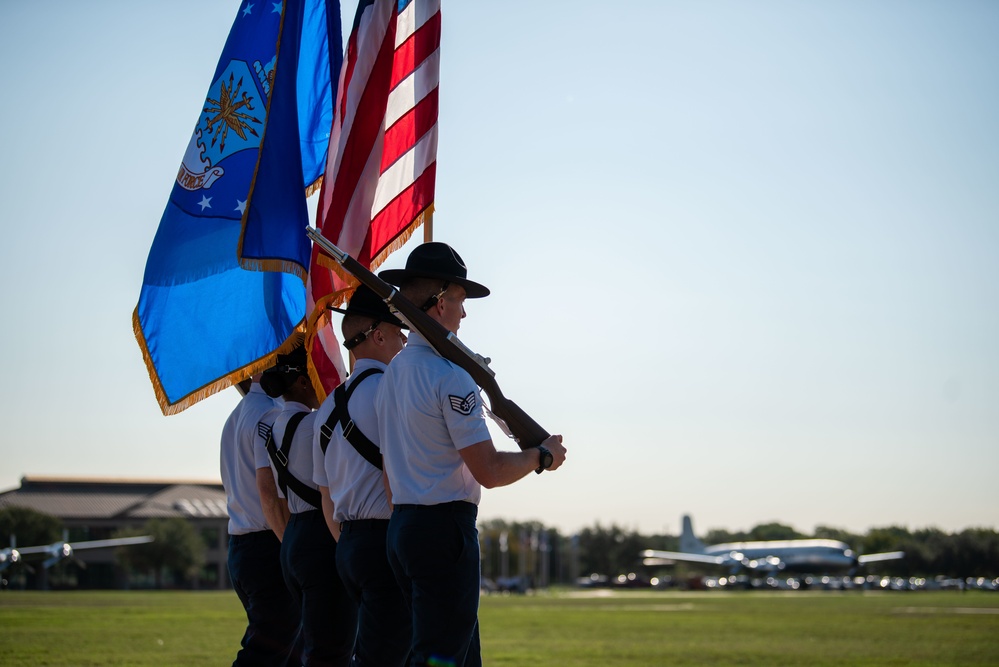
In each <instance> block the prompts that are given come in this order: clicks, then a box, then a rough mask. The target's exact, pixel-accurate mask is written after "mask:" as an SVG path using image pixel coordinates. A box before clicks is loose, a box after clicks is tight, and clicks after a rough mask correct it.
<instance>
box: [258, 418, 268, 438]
mask: <svg viewBox="0 0 999 667" xmlns="http://www.w3.org/2000/svg"><path fill="white" fill-rule="evenodd" d="M257 435H259V436H260V437H261V438H262V439H264V440H267V439H268V438H269V437H271V427H270V425H269V424H265V423H263V422H257Z"/></svg>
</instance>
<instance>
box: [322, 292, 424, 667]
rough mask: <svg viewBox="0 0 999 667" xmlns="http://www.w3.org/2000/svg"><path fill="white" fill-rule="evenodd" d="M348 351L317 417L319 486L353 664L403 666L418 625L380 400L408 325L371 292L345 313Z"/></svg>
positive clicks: (359, 295)
mask: <svg viewBox="0 0 999 667" xmlns="http://www.w3.org/2000/svg"><path fill="white" fill-rule="evenodd" d="M332 310H336V311H337V312H341V313H343V314H344V318H343V321H342V323H341V327H340V329H341V331H342V333H343V338H344V344H343V345H344V347H346V348H347V349H348V350H350V351H351V353H352V354H353V356H354V368H353V372H352V373H351V375H350V377H349V378H348V379H347V381H346V382H345V383H344V384H343V385H341V386H340V387H337V389H336V390H335V391H334V392H333V393H331V394H330V395H329V396H327V397H326V400H325V401H323V404H322V405H321V406H320V408H319V411H318V412H317V413H316V420H317V421H316V424H317V425H318V428H317V429H316V432H315V436H314V438H313V456H314V459H315V464H314V466H313V480H314V481H315V483H316V484H317V485H318V486H319V491H320V494H321V495H322V504H323V514H324V516H325V518H326V523H327V525H328V526H329V530H330V532H331V533H333V535H335V536H336V537H337V540H338V542H337V550H336V567H337V570H338V571H339V573H340V577H341V579H343V583H344V586H345V587H346V589H347V593H348V594H349V596H350V597H351V599H352V600H353V601H354V603H355V604H356V605H357V638H356V640H355V642H354V652H353V660H352V662H351V664H352V665H359V666H360V665H373V666H378V667H395V666H399V667H401V666H402V665H404V664H405V663H406V658H407V656H408V655H409V645H410V641H411V639H412V634H413V633H412V624H411V623H410V618H409V609H408V607H407V606H406V602H405V600H404V599H403V596H402V591H401V590H400V589H399V585H398V584H397V583H396V581H395V577H394V576H393V574H392V570H391V568H390V567H389V564H388V558H387V556H386V551H385V535H386V532H387V531H388V523H389V517H390V516H391V515H392V508H391V505H390V504H389V498H388V495H387V493H386V488H385V484H384V482H383V480H382V461H381V453H380V452H379V448H378V443H379V437H378V420H377V417H376V415H375V408H374V397H375V391H376V390H377V388H378V384H379V383H380V382H381V379H382V374H383V373H384V371H385V369H386V367H387V366H388V363H389V362H390V361H391V360H392V358H393V357H395V355H396V354H397V353H398V352H399V350H401V349H402V348H403V346H404V345H405V344H406V336H405V334H404V333H403V332H402V329H403V328H404V325H403V323H402V322H400V321H399V320H398V319H397V318H396V317H395V316H394V315H392V313H391V312H389V308H388V306H387V305H386V304H385V302H384V301H382V300H381V299H379V298H378V296H377V295H376V294H375V293H374V292H372V291H371V290H370V289H368V288H367V287H365V286H363V285H362V286H360V287H358V288H357V290H356V291H355V292H354V295H353V296H352V297H351V298H350V301H349V302H348V304H347V308H346V309H344V310H341V309H339V308H333V309H332Z"/></svg>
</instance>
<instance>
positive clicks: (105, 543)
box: [17, 535, 153, 556]
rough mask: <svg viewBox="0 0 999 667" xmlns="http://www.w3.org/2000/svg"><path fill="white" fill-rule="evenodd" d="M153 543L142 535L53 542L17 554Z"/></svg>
mask: <svg viewBox="0 0 999 667" xmlns="http://www.w3.org/2000/svg"><path fill="white" fill-rule="evenodd" d="M152 541H153V536H152V535H140V536H138V537H115V538H112V539H110V540H90V541H87V542H53V543H52V544H44V545H41V546H37V547H23V548H22V547H18V548H17V552H18V553H19V554H21V555H22V556H24V555H26V554H45V553H53V552H55V551H58V550H60V549H62V548H63V545H68V546H69V547H70V549H71V550H73V551H76V550H77V549H100V548H101V547H124V546H128V545H130V544H146V543H147V542H152Z"/></svg>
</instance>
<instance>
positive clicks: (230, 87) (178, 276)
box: [132, 0, 341, 414]
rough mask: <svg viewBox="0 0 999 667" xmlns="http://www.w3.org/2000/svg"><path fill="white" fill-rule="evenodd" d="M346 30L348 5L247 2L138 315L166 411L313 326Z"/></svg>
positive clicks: (157, 242)
mask: <svg viewBox="0 0 999 667" xmlns="http://www.w3.org/2000/svg"><path fill="white" fill-rule="evenodd" d="M340 39H341V38H340V8H339V4H338V2H336V0H285V2H283V3H281V2H259V1H256V0H245V1H244V2H243V3H242V5H241V6H240V9H239V11H238V13H237V15H236V20H235V22H234V23H233V26H232V29H231V31H230V33H229V37H228V39H227V41H226V44H225V48H224V49H223V51H222V56H221V58H220V59H219V63H218V66H217V68H216V70H215V75H214V77H213V78H212V83H211V86H210V87H209V89H208V94H207V95H206V97H205V102H204V105H203V107H202V109H201V112H200V114H199V116H198V121H197V123H196V124H195V129H194V133H193V135H192V137H191V140H190V143H189V144H188V147H187V150H186V152H185V153H184V157H183V160H182V163H181V165H180V167H179V169H178V171H177V178H176V181H175V183H174V185H173V190H172V192H171V193H170V198H169V201H168V202H167V205H166V210H165V211H164V212H163V217H162V218H161V220H160V225H159V228H158V230H157V232H156V236H155V238H154V239H153V244H152V247H151V249H150V251H149V258H148V259H147V262H146V271H145V275H144V278H143V284H142V290H141V292H140V294H139V303H138V306H137V307H136V309H135V313H134V315H133V318H132V324H133V328H134V330H135V335H136V338H137V340H138V342H139V346H140V347H141V348H142V352H143V356H144V357H145V361H146V366H147V368H148V370H149V375H150V378H151V379H152V382H153V387H154V389H155V391H156V397H157V399H158V401H159V404H160V408H161V409H162V411H163V413H164V414H175V413H177V412H180V411H181V410H184V409H185V408H187V407H189V406H190V405H192V404H194V403H196V402H197V401H199V400H201V399H202V398H205V397H206V396H209V395H211V394H213V393H215V392H217V391H220V390H221V389H224V388H226V387H228V386H230V385H231V384H232V383H233V382H235V381H238V380H240V379H243V378H246V377H248V376H249V375H251V374H253V373H255V372H257V371H260V370H263V369H264V368H266V367H268V366H270V365H272V364H273V360H274V356H275V354H276V353H277V352H278V351H279V349H281V348H282V346H283V345H285V343H286V341H287V340H288V338H289V336H290V335H291V334H292V333H293V332H294V331H295V330H296V328H298V327H300V326H301V325H302V323H303V319H304V316H305V284H304V280H305V276H306V272H307V269H308V263H309V252H310V249H309V243H308V239H307V237H306V236H305V232H304V230H305V227H306V226H307V225H308V222H309V214H308V211H307V208H306V202H305V197H306V192H307V190H308V188H310V187H315V186H317V181H318V180H319V178H320V176H321V174H322V171H323V168H324V166H325V157H326V156H325V150H326V146H327V144H328V140H329V131H330V126H331V123H332V117H333V99H334V94H335V91H334V89H333V86H335V82H336V78H335V77H333V76H331V72H338V71H339V67H340V60H341V55H340V52H341V42H340ZM331 55H332V61H333V62H331ZM320 147H321V148H320Z"/></svg>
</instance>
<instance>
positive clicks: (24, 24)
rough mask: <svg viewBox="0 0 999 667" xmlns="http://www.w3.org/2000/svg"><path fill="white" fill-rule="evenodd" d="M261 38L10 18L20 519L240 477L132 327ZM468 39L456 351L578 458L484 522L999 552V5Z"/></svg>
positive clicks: (523, 25)
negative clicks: (187, 174)
mask: <svg viewBox="0 0 999 667" xmlns="http://www.w3.org/2000/svg"><path fill="white" fill-rule="evenodd" d="M238 7H239V5H238V3H237V2H233V1H230V0H226V1H224V2H223V1H221V0H185V1H180V2H170V3H165V2H164V3H135V2H125V1H124V0H120V1H113V2H112V1H99V2H93V3H76V2H54V1H52V0H36V1H34V2H10V1H4V2H0V62H3V63H4V65H5V66H4V77H3V82H4V83H3V94H2V96H0V147H2V152H0V221H2V224H3V243H2V245H0V260H2V261H0V281H2V285H3V287H2V297H0V298H2V301H0V308H2V312H3V313H4V326H3V329H2V331H0V350H2V358H3V368H4V370H5V380H6V381H5V382H4V383H3V389H2V402H0V417H2V422H3V425H4V428H3V435H2V436H0V489H8V488H13V487H15V486H17V484H18V481H19V479H20V477H21V476H22V475H24V474H34V475H60V476H65V475H81V476H111V477H157V478H158V477H171V478H172V477H181V478H195V479H217V478H218V437H219V432H220V430H221V427H222V423H223V421H224V420H225V417H226V415H227V414H228V412H229V411H230V410H231V409H232V407H233V406H234V405H235V404H236V402H237V400H238V396H237V394H236V392H235V391H234V390H230V391H228V392H225V393H223V394H220V395H217V396H214V397H212V398H210V399H208V400H206V401H204V402H202V403H201V404H199V405H197V406H195V407H193V408H191V409H189V410H188V411H186V412H185V413H183V414H181V415H178V416H174V417H163V416H162V415H161V414H160V411H159V408H158V406H157V404H156V400H155V397H154V395H153V390H152V387H151V385H150V382H149V379H148V377H147V375H146V370H145V367H144V365H143V362H142V357H141V354H140V352H139V348H138V346H137V344H136V343H135V340H134V338H133V336H132V330H131V315H132V310H133V308H134V307H135V304H136V301H137V299H138V294H139V288H140V285H141V280H142V273H143V267H144V265H145V261H146V255H147V253H148V250H149V246H150V244H151V242H152V239H153V235H154V233H155V231H156V226H157V224H158V222H159V219H160V215H161V214H162V212H163V208H164V206H165V204H166V200H167V196H168V194H169V192H170V188H171V184H172V179H173V177H174V175H175V173H176V169H177V166H178V165H179V164H180V160H181V158H182V156H183V152H184V149H185V147H186V146H187V142H188V140H189V138H190V135H191V131H192V129H193V127H194V124H195V121H196V118H197V113H198V111H199V109H200V106H201V104H202V102H203V101H204V96H205V93H206V92H207V90H208V87H209V85H210V83H211V81H210V78H211V76H212V73H213V71H214V68H215V65H216V62H217V59H218V55H219V53H220V51H221V47H222V44H223V42H224V40H225V37H226V35H227V34H228V30H229V27H230V25H231V23H232V20H233V18H234V17H235V15H236V12H237V11H238ZM353 11H354V4H353V3H350V2H348V3H347V5H346V6H345V7H344V14H345V16H346V17H347V22H348V25H349V20H350V17H352V16H353ZM443 12H444V42H443V47H442V49H443V51H442V73H441V79H442V82H441V116H440V147H439V152H438V184H437V211H438V214H437V217H436V223H435V237H436V239H437V240H442V241H446V242H448V243H451V244H452V245H453V246H455V247H456V248H457V249H458V251H459V252H460V253H461V254H462V256H463V257H464V258H465V260H466V262H467V264H468V265H469V272H470V277H472V278H473V279H475V280H478V281H480V282H483V283H485V284H486V285H488V286H490V287H491V288H492V290H493V294H492V296H490V297H489V298H487V299H484V300H481V301H475V302H470V303H469V307H468V311H469V316H468V318H467V320H466V321H465V323H464V325H463V327H462V330H461V335H462V339H463V340H464V341H465V342H466V343H467V344H468V345H469V346H470V347H472V348H473V349H475V350H476V351H479V352H481V353H483V354H485V355H487V356H491V357H492V358H493V367H494V369H495V370H496V371H497V374H498V375H497V377H498V379H499V381H500V384H501V386H502V387H503V389H504V390H505V392H506V394H507V395H508V396H510V397H511V398H513V399H514V400H516V401H517V402H518V403H519V404H520V405H521V406H522V407H524V408H525V409H526V410H527V411H528V412H530V413H531V414H532V415H533V416H534V417H535V418H536V419H537V420H538V421H539V422H540V423H541V424H542V425H544V426H545V427H547V428H548V429H549V430H551V431H553V432H560V433H562V434H563V435H564V436H565V442H566V444H567V446H568V447H569V452H570V459H569V462H568V463H567V465H566V467H565V468H564V469H563V470H561V471H559V472H557V473H555V474H551V475H543V476H541V477H538V478H535V477H534V476H532V477H531V478H530V479H527V480H524V481H522V482H519V483H518V484H516V485H514V486H511V487H509V488H506V489H500V490H493V491H487V492H486V493H484V500H483V503H482V506H481V516H482V517H483V518H495V517H502V518H508V519H538V520H541V521H543V522H545V523H546V524H549V525H554V526H557V527H559V528H560V529H562V530H564V531H567V532H569V531H573V530H576V529H579V528H581V527H585V526H592V525H593V524H594V523H595V522H598V521H599V522H600V523H601V524H603V525H609V524H611V523H616V524H618V525H621V526H623V527H625V528H628V529H636V530H640V531H642V532H659V531H664V530H666V531H671V532H677V531H678V530H679V517H680V515H681V514H682V513H685V512H689V513H691V514H692V515H693V516H694V520H695V526H696V527H697V529H698V530H699V531H703V530H706V529H708V528H712V527H724V528H730V529H748V528H750V527H752V526H753V525H755V524H757V523H761V522H766V521H781V522H784V523H789V524H791V525H793V526H795V527H796V528H798V529H799V530H803V531H809V530H811V529H812V528H813V527H814V526H815V525H816V524H826V525H833V526H839V527H843V528H848V529H852V530H858V531H863V530H865V529H867V528H868V527H871V526H884V525H890V524H898V525H905V526H908V527H910V528H919V527H926V526H937V527H940V528H942V529H945V530H960V529H963V528H965V527H968V526H991V527H999V484H997V483H996V470H997V469H999V123H997V122H996V118H997V117H999V75H997V72H999V40H997V39H996V35H999V4H996V3H994V2H987V1H984V2H972V1H956V2H915V1H913V2H890V1H878V2H859V1H857V2H823V3H820V2H790V1H789V2H754V3H746V2H722V1H717V2H693V1H686V2H669V1H665V0H654V1H651V0H650V1H647V2H630V3H608V2H586V1H583V2H571V3H570V2H548V3H539V2H523V1H520V2H518V1H511V2H504V3H482V2H453V1H450V0H445V1H444V6H443ZM407 253H408V248H407V249H406V250H404V251H402V252H401V253H398V254H397V255H395V256H393V257H392V258H390V260H389V262H388V263H387V264H386V267H390V266H399V265H402V264H403V262H404V257H405V254H407ZM501 446H505V447H511V445H510V444H506V443H501Z"/></svg>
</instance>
